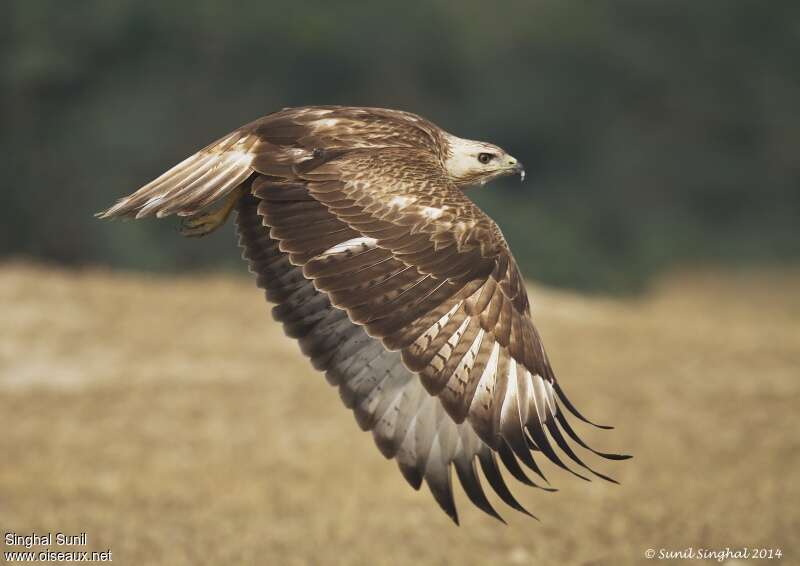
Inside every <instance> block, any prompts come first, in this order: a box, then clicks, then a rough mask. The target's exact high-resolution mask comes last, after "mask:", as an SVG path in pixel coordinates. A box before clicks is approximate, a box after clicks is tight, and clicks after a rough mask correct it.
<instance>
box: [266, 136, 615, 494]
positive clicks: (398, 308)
mask: <svg viewBox="0 0 800 566" xmlns="http://www.w3.org/2000/svg"><path fill="white" fill-rule="evenodd" d="M301 169H302V166H301ZM297 180H298V181H299V182H300V184H298V185H297V187H296V188H295V190H297V191H298V194H300V193H301V192H302V191H304V190H305V191H307V193H308V195H309V196H310V197H311V198H312V199H313V200H314V201H317V202H319V203H321V204H323V205H324V210H325V212H326V214H324V215H323V216H324V219H322V217H321V218H320V221H319V222H313V223H309V222H308V219H309V217H308V216H307V213H305V212H304V213H303V214H302V215H300V217H299V218H295V217H293V216H292V215H287V214H284V213H283V212H282V210H281V207H280V206H277V205H275V204H273V203H274V201H273V199H274V198H279V197H276V196H274V195H279V194H280V191H281V190H282V189H283V188H284V187H280V186H277V185H276V184H274V183H272V182H270V181H269V180H264V181H259V180H257V181H256V183H255V184H254V187H253V193H254V194H255V195H256V196H257V197H259V198H261V199H262V200H263V201H264V202H263V203H262V205H261V207H260V210H261V211H262V214H263V216H264V221H265V223H266V224H267V225H268V226H270V227H271V235H272V237H273V238H275V239H277V240H279V241H280V249H281V250H283V251H285V252H288V253H289V254H290V256H291V259H292V261H293V263H295V264H297V265H302V266H303V274H304V275H305V276H306V277H307V278H310V279H312V280H313V281H314V284H315V286H316V287H317V288H318V289H320V290H321V291H324V292H325V293H327V295H328V297H329V298H330V301H331V303H332V304H333V305H334V306H336V307H338V308H340V309H343V310H345V311H346V312H347V313H348V315H349V318H350V319H351V320H352V321H353V322H355V323H357V324H360V325H363V326H364V328H365V330H366V332H367V333H368V334H369V335H370V336H372V337H374V338H379V339H381V341H382V343H383V344H384V346H385V347H386V348H387V349H388V350H390V351H394V350H399V351H400V352H401V355H402V359H403V361H404V363H405V365H406V366H407V367H408V368H409V369H410V370H411V371H413V372H416V373H418V374H419V377H420V379H421V382H422V384H423V385H424V387H425V389H426V390H427V391H428V392H429V393H430V394H431V395H436V396H438V398H439V400H440V402H441V403H442V406H443V407H444V409H445V410H446V411H447V413H448V414H449V415H450V417H451V418H452V419H453V420H454V421H455V422H456V423H461V422H463V421H464V420H465V419H466V420H468V422H469V423H470V425H471V426H472V428H473V430H474V431H475V432H476V433H477V434H478V436H480V438H481V440H483V441H484V442H485V443H486V444H488V445H489V446H491V447H492V448H494V449H495V450H499V449H500V448H501V447H502V446H503V445H504V444H505V445H507V446H509V447H510V448H511V449H512V450H513V452H514V454H515V455H516V456H517V457H518V458H519V459H521V460H522V461H523V462H525V463H526V464H527V465H528V466H529V467H530V468H531V469H532V470H534V471H535V472H536V473H538V474H540V475H541V471H540V470H539V468H538V466H537V464H536V463H535V461H534V459H533V457H532V455H531V450H539V451H542V452H543V453H544V454H545V455H546V456H547V457H548V458H549V459H550V460H552V461H553V462H554V463H556V464H557V465H559V466H560V467H562V468H565V469H569V468H568V467H567V466H566V465H565V464H564V462H563V461H562V459H561V458H560V457H559V456H558V454H557V453H556V451H555V450H554V448H553V446H552V445H551V440H552V441H553V442H554V444H556V445H558V446H559V447H560V448H561V449H562V450H563V451H564V452H565V453H566V454H567V455H568V456H569V457H570V458H571V459H572V460H574V461H575V462H577V463H578V464H579V465H580V466H582V467H585V468H586V465H585V464H584V463H583V462H582V461H581V459H580V458H579V457H578V456H577V455H576V454H575V453H574V451H573V450H572V449H571V447H570V446H569V444H568V443H567V442H566V440H565V438H564V435H563V434H562V431H561V429H560V428H559V426H558V424H559V423H560V424H561V426H562V427H564V431H565V432H566V434H567V435H568V436H574V433H573V431H572V429H571V428H570V427H569V425H568V424H567V423H566V420H565V419H564V418H563V415H562V414H561V411H560V410H559V408H558V401H557V397H560V398H561V399H562V401H563V402H565V403H567V402H568V401H566V398H565V397H564V396H563V393H562V392H561V390H560V389H559V388H558V386H557V385H556V382H555V377H554V375H553V372H552V370H551V368H550V365H549V362H548V360H547V356H546V354H545V352H544V348H543V346H542V343H541V339H540V338H539V335H538V333H537V332H536V329H535V328H534V327H533V324H532V322H531V320H530V312H529V307H528V300H527V296H526V292H525V288H524V285H523V282H522V279H521V277H520V274H519V270H518V269H517V267H516V264H515V262H514V260H513V258H512V256H511V254H510V252H509V250H508V246H507V245H506V242H505V240H504V239H503V237H502V234H501V233H500V231H499V229H498V228H497V226H496V225H495V223H494V222H493V221H492V220H491V219H489V218H488V217H487V216H486V215H485V214H484V213H483V212H482V211H480V209H478V208H477V206H475V205H474V204H473V203H472V202H471V201H470V200H469V199H467V198H466V197H465V196H464V195H463V193H462V192H461V191H460V190H459V189H458V188H457V187H455V186H454V185H452V184H451V183H450V182H449V181H448V180H447V178H446V177H445V176H444V173H443V171H442V168H441V166H440V165H439V164H438V163H437V161H436V158H435V156H432V155H431V154H430V152H426V151H424V150H415V149H394V148H390V149H377V150H372V149H370V150H355V151H350V152H348V153H346V154H343V155H340V156H337V157H336V158H334V159H332V160H330V161H328V162H326V163H324V164H322V165H319V166H316V167H314V168H313V169H309V170H307V171H301V172H299V173H298V178H297ZM306 206H308V207H309V208H310V207H313V204H311V205H306ZM299 219H302V220H301V221H300V223H298V220H299ZM570 407H571V405H570ZM612 457H615V456H612ZM587 469H589V468H587ZM570 471H572V470H570ZM591 471H592V472H593V473H595V474H596V475H598V476H600V477H604V478H606V479H609V478H607V477H606V476H604V475H602V474H599V473H597V472H594V471H593V470H591ZM573 473H574V472H573ZM576 475H579V474H576ZM581 477H583V476H581Z"/></svg>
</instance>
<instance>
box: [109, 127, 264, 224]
mask: <svg viewBox="0 0 800 566" xmlns="http://www.w3.org/2000/svg"><path fill="white" fill-rule="evenodd" d="M259 144H260V140H259V138H258V137H257V136H256V135H254V134H252V133H249V132H245V131H242V130H237V131H235V132H233V133H232V134H229V135H227V136H225V137H223V138H221V139H219V140H217V141H215V142H214V143H212V144H210V145H208V146H206V147H205V148H203V149H201V150H200V151H198V152H197V153H195V154H194V155H192V156H191V157H188V158H187V159H185V160H183V161H181V162H180V163H178V164H177V165H175V166H174V167H172V168H171V169H170V170H168V171H167V172H166V173H164V174H163V175H161V176H160V177H158V178H156V179H155V180H153V181H151V182H149V183H147V184H146V185H145V186H143V187H142V188H140V189H139V190H138V191H136V192H135V193H133V194H131V195H129V196H127V197H124V198H122V199H120V200H119V201H117V203H116V204H115V205H114V206H112V207H111V208H109V209H108V210H104V211H103V212H98V213H97V215H96V216H98V217H99V218H115V217H129V218H142V217H145V216H150V215H152V214H155V215H156V216H157V217H158V218H162V217H164V216H169V215H170V214H178V215H179V216H192V215H194V214H197V213H198V212H199V211H201V210H202V209H204V208H206V207H207V206H209V205H211V204H213V203H215V202H217V201H219V200H220V199H222V198H224V197H225V196H227V195H228V194H229V193H231V192H232V191H233V190H234V189H235V188H236V187H238V186H239V185H241V184H242V183H243V182H244V181H245V180H247V178H248V177H250V175H251V174H252V173H253V168H252V163H253V159H254V157H255V155H256V153H257V149H258V146H259Z"/></svg>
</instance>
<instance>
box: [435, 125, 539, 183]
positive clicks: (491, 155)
mask: <svg viewBox="0 0 800 566" xmlns="http://www.w3.org/2000/svg"><path fill="white" fill-rule="evenodd" d="M447 143H448V154H447V156H446V158H445V160H444V167H445V170H446V171H447V174H448V176H449V177H450V179H451V180H452V181H453V182H454V183H455V184H456V185H458V186H459V187H469V186H472V185H483V184H485V183H487V182H489V181H491V180H492V179H496V178H497V177H502V176H504V175H519V176H520V179H521V180H525V168H524V167H523V166H522V163H520V162H519V161H517V160H516V159H515V158H514V157H511V156H510V155H509V154H507V153H506V152H505V151H504V150H503V149H501V148H499V147H497V146H496V145H493V144H490V143H486V142H480V141H474V140H466V139H463V138H459V137H456V136H453V135H448V136H447Z"/></svg>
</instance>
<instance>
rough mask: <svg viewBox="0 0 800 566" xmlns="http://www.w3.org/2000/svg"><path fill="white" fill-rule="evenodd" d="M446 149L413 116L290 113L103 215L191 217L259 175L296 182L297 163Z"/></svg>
mask: <svg viewBox="0 0 800 566" xmlns="http://www.w3.org/2000/svg"><path fill="white" fill-rule="evenodd" d="M441 143H442V139H441V136H440V130H439V129H438V128H437V127H435V126H434V125H433V124H431V123H430V122H428V121H427V120H425V119H423V118H421V117H420V116H417V115H416V114H411V113H409V112H401V111H398V110H388V109H383V108H357V107H349V106H307V107H300V108H285V109H283V110H281V111H280V112H275V113H273V114H269V115H268V116H264V117H263V118H259V119H258V120H255V121H254V122H251V123H249V124H246V125H244V126H242V127H241V128H239V129H237V130H235V131H233V132H231V133H230V134H228V135H226V136H223V137H222V138H220V139H218V140H217V141H215V142H213V143H211V144H209V145H208V146H206V147H204V148H203V149H201V150H199V151H198V152H197V153H195V154H194V155H192V156H190V157H188V158H187V159H185V160H183V161H181V162H180V163H178V164H177V165H175V166H174V167H172V168H171V169H169V170H168V171H166V172H165V173H164V174H162V175H160V176H159V177H157V178H156V179H154V180H153V181H151V182H150V183H147V184H146V185H144V186H143V187H142V188H140V189H139V190H138V191H136V192H135V193H133V194H132V195H130V196H128V197H125V198H122V199H120V200H119V201H118V202H117V203H116V204H115V205H114V206H112V207H111V208H109V209H108V210H106V211H103V212H101V213H98V216H99V217H100V218H113V217H134V218H143V217H146V216H150V215H153V214H155V215H156V216H158V217H159V218H162V217H165V216H169V215H171V214H178V215H180V216H191V215H194V214H197V213H198V212H200V211H201V210H202V209H203V208H205V207H207V206H209V205H211V204H213V203H215V202H217V201H219V200H221V199H222V198H224V197H225V196H226V195H228V194H229V193H231V192H232V191H233V190H234V189H235V188H236V187H237V186H239V185H241V184H242V183H243V182H244V181H245V180H247V179H248V178H249V177H250V176H251V175H252V174H253V172H254V171H268V172H269V173H268V174H269V175H271V176H277V177H281V178H291V177H293V176H294V175H295V173H296V171H295V167H296V165H297V164H298V163H306V166H309V165H313V164H317V163H320V162H322V161H325V160H327V159H330V158H331V157H332V156H334V155H336V154H338V153H339V152H341V151H345V150H352V149H356V148H358V149H370V148H371V149H375V148H383V147H404V148H425V149H426V150H428V151H430V152H432V153H433V152H435V151H437V150H438V149H440V148H441ZM320 152H322V153H324V155H320Z"/></svg>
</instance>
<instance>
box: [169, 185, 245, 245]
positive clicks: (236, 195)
mask: <svg viewBox="0 0 800 566" xmlns="http://www.w3.org/2000/svg"><path fill="white" fill-rule="evenodd" d="M242 194H244V193H243V191H242V190H241V189H236V190H235V191H233V192H232V193H231V194H229V195H228V196H227V197H226V198H225V200H224V201H223V203H222V206H220V207H219V208H218V209H216V210H212V211H209V212H200V213H198V214H195V215H194V216H190V217H189V218H184V219H183V221H182V222H181V228H180V233H181V236H186V237H187V238H202V237H203V236H207V235H209V234H210V233H211V232H213V231H214V230H216V229H217V228H219V227H220V226H222V225H223V224H225V222H226V221H227V220H228V216H230V215H231V211H232V210H233V209H234V207H235V206H236V203H237V202H238V201H239V199H240V198H241V196H242Z"/></svg>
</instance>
